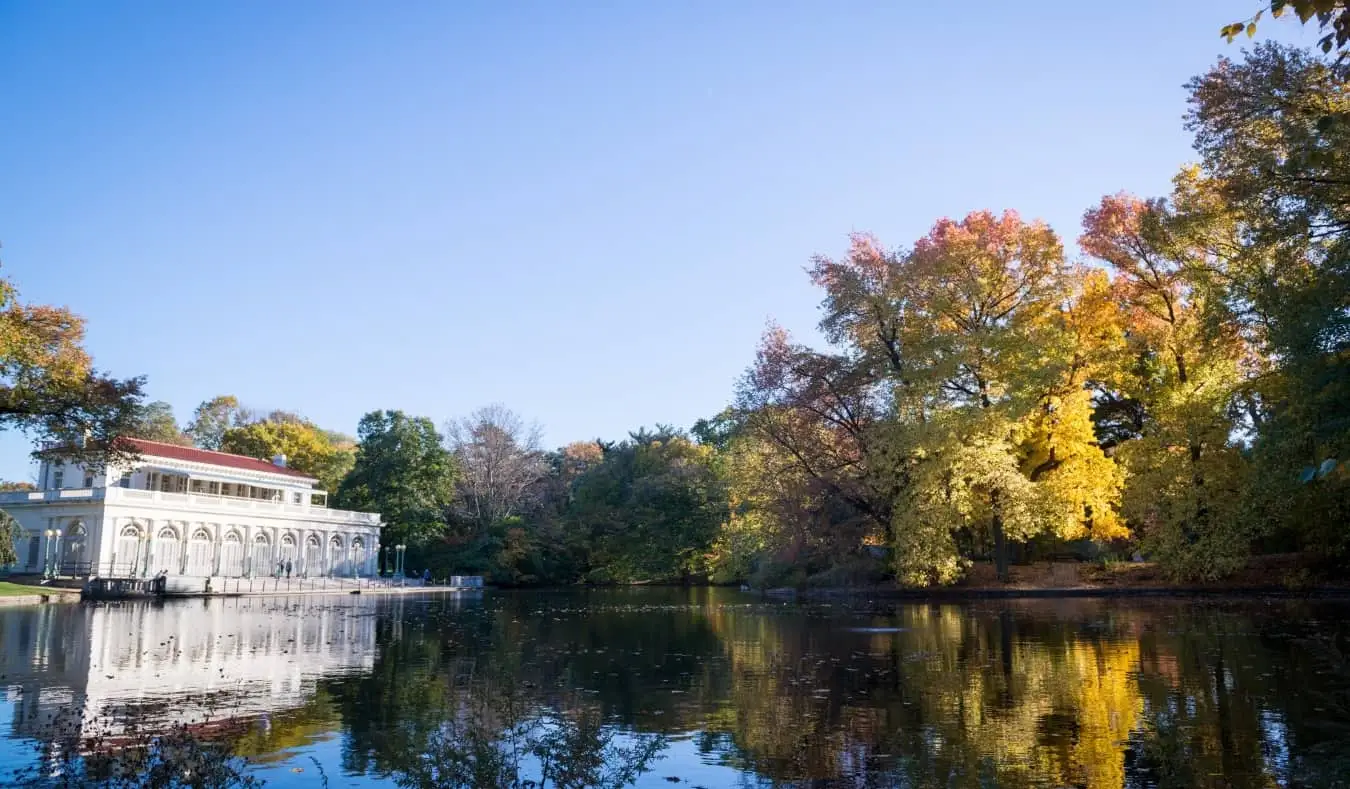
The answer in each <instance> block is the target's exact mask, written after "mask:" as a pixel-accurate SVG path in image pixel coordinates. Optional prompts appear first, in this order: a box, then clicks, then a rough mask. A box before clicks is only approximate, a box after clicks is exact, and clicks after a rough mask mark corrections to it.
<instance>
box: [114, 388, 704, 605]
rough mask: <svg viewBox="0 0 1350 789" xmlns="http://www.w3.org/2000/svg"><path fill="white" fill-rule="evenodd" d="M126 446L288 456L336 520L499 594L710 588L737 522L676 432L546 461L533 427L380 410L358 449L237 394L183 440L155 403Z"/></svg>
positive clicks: (509, 417) (201, 417) (490, 410)
mask: <svg viewBox="0 0 1350 789" xmlns="http://www.w3.org/2000/svg"><path fill="white" fill-rule="evenodd" d="M126 434H128V435H134V436H137V437H140V438H147V439H151V440H156V441H164V442H168V443H175V444H183V445H195V446H198V447H200V448H203V449H213V450H220V451H224V452H233V453H237V454H244V455H250V456H252V457H258V458H264V459H267V458H272V457H275V456H276V455H285V456H286V461H287V465H288V466H290V467H291V468H294V469H297V470H299V471H304V472H306V473H309V474H312V475H314V476H315V477H317V478H318V479H319V480H320V484H321V485H322V486H324V487H325V488H326V489H327V490H328V491H329V492H330V494H331V497H330V504H331V506H334V507H340V508H346V509H354V510H366V511H375V512H379V513H381V515H382V516H383V519H384V521H385V523H386V526H385V527H384V531H383V534H382V535H381V542H382V544H383V545H385V546H392V545H399V544H402V545H406V546H408V559H407V565H408V566H409V567H414V568H418V569H420V568H422V567H430V568H431V569H432V570H433V572H436V573H438V574H449V573H461V574H463V573H484V574H486V575H488V576H490V577H491V578H492V579H493V580H494V581H496V582H498V583H507V584H546V583H554V584H556V583H572V582H581V581H585V582H594V583H629V582H635V581H645V580H660V581H669V580H681V579H683V580H690V579H694V578H702V577H705V576H706V575H707V573H708V571H709V569H710V568H711V566H712V565H711V564H710V563H709V559H708V555H707V554H708V551H709V547H710V546H711V545H712V543H713V542H714V541H715V540H716V538H717V536H718V535H719V533H720V532H721V530H722V529H723V528H724V526H725V524H726V522H727V520H728V517H729V509H728V499H727V484H726V480H725V477H724V474H722V473H721V470H720V469H721V466H720V464H719V462H718V453H717V451H716V450H715V449H714V448H713V447H711V446H708V445H705V444H700V443H699V442H697V441H695V440H694V439H692V438H691V437H690V436H688V435H686V434H685V433H683V432H680V431H677V430H675V429H673V428H670V427H664V426H662V427H658V428H657V429H656V430H654V431H648V430H639V431H637V432H635V433H633V434H632V435H631V436H630V437H629V438H628V439H626V440H623V441H618V442H604V441H594V442H579V443H575V444H569V445H567V446H565V447H562V448H561V449H558V450H554V451H545V450H544V449H543V448H542V447H541V445H540V438H539V430H538V429H537V428H536V427H533V426H530V425H527V424H526V423H525V422H524V421H523V420H522V419H521V418H520V417H519V416H517V415H516V414H514V413H513V412H511V411H510V410H508V409H506V408H504V407H502V406H489V407H486V408H482V409H480V410H478V411H476V412H474V413H473V414H471V415H469V416H467V417H464V418H462V419H459V420H455V421H453V422H450V423H448V424H447V425H445V426H444V429H443V430H438V429H437V427H436V425H435V423H433V422H432V420H430V419H428V418H426V417H414V416H409V415H407V414H405V413H403V412H401V411H375V412H372V413H369V414H367V415H366V416H365V417H363V418H362V419H361V422H360V425H359V427H358V429H357V435H356V436H355V437H354V438H353V437H350V436H345V435H343V434H341V433H337V432H334V431H329V430H324V429H323V428H321V427H319V426H318V425H315V424H314V423H312V422H310V421H309V420H307V419H305V418H304V417H302V416H300V415H298V414H295V413H292V412H288V411H271V412H263V411H256V410H251V409H248V408H244V407H242V406H241V405H240V404H239V401H238V399H237V398H235V397H233V396H228V395H226V396H220V397H216V398H213V399H211V400H208V401H206V402H204V403H202V404H201V405H200V406H198V407H197V409H196V411H195V412H194V416H193V419H192V421H191V422H189V423H188V425H187V426H186V428H180V427H179V426H178V424H177V422H176V421H175V420H174V417H173V410H172V408H171V407H170V406H169V405H168V404H167V403H158V402H157V403H150V404H147V405H145V406H143V407H141V408H140V409H139V411H138V417H137V418H136V419H134V420H133V424H132V425H131V427H130V428H129V429H128V430H127V431H126Z"/></svg>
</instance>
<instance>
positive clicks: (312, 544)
mask: <svg viewBox="0 0 1350 789" xmlns="http://www.w3.org/2000/svg"><path fill="white" fill-rule="evenodd" d="M322 572H323V546H322V545H320V544H319V538H318V537H316V536H314V535H313V534H311V535H309V538H308V539H307V540H305V575H319V574H321V573H322Z"/></svg>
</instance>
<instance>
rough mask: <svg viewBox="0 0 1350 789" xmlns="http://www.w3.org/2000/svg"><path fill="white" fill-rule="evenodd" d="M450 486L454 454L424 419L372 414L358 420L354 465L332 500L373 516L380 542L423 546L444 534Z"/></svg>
mask: <svg viewBox="0 0 1350 789" xmlns="http://www.w3.org/2000/svg"><path fill="white" fill-rule="evenodd" d="M454 486H455V460H454V456H453V455H452V454H451V453H450V452H449V451H448V450H447V449H446V448H445V447H444V445H443V441H442V438H441V435H440V433H438V432H437V431H436V426H435V425H434V424H433V423H432V421H431V420H430V419H427V418H425V417H411V416H408V415H407V414H404V413H403V412H402V411H372V412H370V413H368V414H366V415H365V416H364V417H362V418H361V423H360V425H359V426H358V428H357V446H356V462H355V465H353V466H352V470H351V472H350V473H349V474H347V476H346V477H345V478H344V479H343V480H342V484H341V485H340V486H338V489H337V495H336V496H335V497H334V501H335V503H336V504H337V505H338V506H340V507H343V508H346V509H354V510H365V511H371V512H379V513H380V516H381V518H382V519H383V521H384V524H385V525H384V529H383V533H382V534H381V538H380V540H381V542H382V543H383V544H385V545H394V544H398V543H404V544H409V545H415V546H423V547H425V546H427V545H429V544H430V543H432V542H434V541H436V540H437V539H438V538H440V537H442V536H443V535H444V534H445V527H446V521H445V518H446V514H447V511H448V510H449V508H450V505H451V504H452V502H453V500H454Z"/></svg>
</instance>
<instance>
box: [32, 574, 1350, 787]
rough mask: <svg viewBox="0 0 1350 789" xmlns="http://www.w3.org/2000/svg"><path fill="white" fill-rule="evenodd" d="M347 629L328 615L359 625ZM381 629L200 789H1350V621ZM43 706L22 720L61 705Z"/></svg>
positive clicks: (958, 614)
mask: <svg viewBox="0 0 1350 789" xmlns="http://www.w3.org/2000/svg"><path fill="white" fill-rule="evenodd" d="M345 610H346V609H343V608H341V607H334V606H331V605H330V606H329V608H328V609H325V611H326V613H325V615H328V616H332V617H339V616H357V615H358V614H355V613H344V611H345ZM288 615H292V616H298V617H311V616H314V615H315V609H312V608H308V607H300V608H297V609H295V610H294V611H293V612H292V613H291V614H288ZM359 616H361V617H362V619H361V621H362V622H363V623H365V624H366V625H368V627H366V626H364V625H363V626H362V627H361V628H355V629H351V628H348V630H350V632H359V633H362V634H363V638H362V640H359V641H357V642H353V643H352V646H351V649H352V650H357V651H359V653H360V654H361V655H362V656H364V658H365V659H364V660H362V661H360V662H359V665H356V664H354V663H353V661H344V660H339V661H337V662H336V663H335V665H338V666H339V669H338V670H336V671H334V672H332V673H329V674H320V675H318V676H317V677H316V678H315V679H314V680H313V684H310V685H308V686H307V688H306V690H305V693H304V695H303V699H304V701H303V702H301V703H299V704H297V699H299V698H300V696H299V695H297V694H291V695H288V696H287V697H286V699H285V704H284V705H283V706H282V708H279V709H276V710H274V711H271V712H268V713H266V716H265V717H266V720H265V721H263V720H260V719H259V718H257V717H256V716H257V712H256V710H257V705H256V703H255V704H253V705H252V706H251V707H250V709H252V710H254V712H251V713H249V714H246V715H239V716H236V717H234V718H232V720H233V724H232V725H231V726H224V725H213V727H212V728H209V729H194V730H193V731H192V732H190V733H191V734H192V735H193V736H196V737H204V738H207V739H210V740H211V741H212V742H213V743H216V744H215V745H211V746H201V747H197V746H193V748H196V750H194V749H193V748H190V747H186V746H185V747H184V748H183V749H182V750H181V753H182V754H183V756H184V758H188V757H190V758H192V759H197V760H201V759H207V760H208V761H211V760H214V761H213V762H212V764H213V765H214V764H215V762H219V764H220V765H221V767H220V769H219V770H218V771H217V772H215V773H212V772H211V770H208V769H206V767H205V766H200V765H199V766H197V767H194V768H192V770H191V773H192V774H193V775H202V776H207V775H215V776H216V778H213V779H212V780H218V781H221V783H218V784H214V785H219V786H231V785H232V784H230V783H228V782H229V781H230V780H242V779H243V778H245V777H247V776H249V775H260V776H262V777H265V778H266V779H267V780H268V782H269V784H271V785H272V786H275V787H279V789H305V788H306V787H309V786H319V785H320V781H321V780H322V778H323V776H321V775H317V774H316V771H315V770H314V769H312V767H311V765H310V762H309V759H310V757H311V756H318V757H321V758H328V759H330V760H331V759H332V756H331V754H332V751H331V750H330V749H328V748H325V747H324V746H323V745H322V743H323V742H325V741H329V742H333V743H334V744H335V745H336V746H340V760H341V763H340V764H334V763H332V761H328V762H324V763H323V765H322V766H323V769H324V771H325V772H326V773H327V774H328V775H329V776H335V777H338V781H337V782H336V783H335V785H338V784H340V783H341V780H342V779H345V778H346V777H347V776H353V777H356V776H359V777H360V780H362V781H363V782H364V783H366V784H368V785H402V786H405V787H409V789H439V787H480V786H483V787H486V786H491V787H501V786H506V787H522V789H523V787H529V786H541V785H545V784H546V785H547V786H549V787H583V786H585V787H618V786H624V785H628V784H632V783H637V784H638V785H640V786H644V787H651V786H662V785H666V783H665V781H666V779H675V780H678V781H681V782H682V783H681V784H679V785H685V786H697V785H703V786H707V787H720V786H731V785H735V786H755V787H758V786H775V787H780V786H781V787H835V786H842V787H873V786H874V787H890V786H910V787H947V788H949V789H965V787H972V788H974V787H986V786H998V787H1033V786H1034V787H1045V786H1050V787H1055V786H1077V787H1088V788H1089V789H1120V788H1122V787H1127V788H1129V789H1134V788H1135V787H1139V788H1140V789H1142V788H1143V787H1206V788H1208V787H1214V788H1215V789H1218V788H1219V787H1224V788H1225V789H1229V788H1231V789H1268V788H1269V787H1274V786H1286V787H1338V786H1339V787H1347V786H1350V783H1347V776H1350V659H1348V658H1347V655H1350V607H1347V606H1346V604H1345V603H1343V602H1332V601H1320V602H1319V601H1294V600H1284V601H1262V600H1238V601H1206V602H1196V601H1178V600H1171V601H1167V600H1151V601H1144V600H1128V601H1125V600H1117V601H1111V600H1082V599H1080V600H1053V601H1046V600H1032V601H1003V602H986V603H969V604H952V603H941V604H937V603H884V602H871V603H869V602H865V601H864V602H861V603H849V604H843V603H836V604H832V605H817V604H804V605H796V604H780V603H773V602H765V601H761V600H759V599H757V598H753V597H750V596H745V595H740V594H738V593H735V592H731V591H729V590H721V589H712V590H682V589H648V590H641V591H633V592H631V593H630V592H618V591H611V592H590V593H566V594H548V593H537V592H536V593H528V594H523V593H522V594H496V593H494V594H491V595H488V596H486V597H485V598H484V600H483V602H482V604H481V605H477V606H470V607H454V606H450V605H448V604H445V603H442V602H439V601H437V600H427V601H421V602H414V601H409V602H407V603H406V605H405V604H404V603H401V602H398V601H391V602H388V603H381V604H379V606H378V607H372V608H370V609H369V610H364V612H363V613H359ZM59 624H60V623H54V625H59ZM51 632H65V631H64V630H62V629H61V628H60V627H53V628H51ZM340 632H347V631H346V630H343V631H340ZM278 643H279V644H280V647H281V648H288V644H289V642H287V641H280V642H278ZM324 646H325V642H324V641H322V640H320V641H319V642H316V643H315V645H314V646H313V648H314V649H320V648H323V647H324ZM19 652H22V650H19ZM53 654H54V653H53ZM39 679H40V678H39V677H37V675H33V676H31V677H29V678H28V679H26V680H25V681H24V682H25V683H26V684H24V685H23V690H22V696H23V697H24V698H29V697H32V698H37V697H38V696H40V695H41V693H42V692H43V690H44V688H45V687H46V686H44V685H43V684H42V682H40V681H39ZM133 690H134V688H133ZM109 698H111V697H109V696H107V695H106V693H105V696H104V700H105V706H106V703H107V701H108V699H109ZM133 698H138V697H136V696H135V695H134V694H129V696H128V698H127V699H124V700H122V701H120V702H119V704H120V707H119V713H120V714H123V715H125V716H126V717H127V718H128V719H131V720H137V719H139V720H150V719H151V718H155V716H156V715H159V713H158V712H157V711H156V710H157V709H158V708H155V709H151V708H150V707H149V706H148V705H150V704H158V705H160V707H164V706H166V705H167V706H172V705H173V704H174V701H173V700H169V701H166V700H165V699H164V698H163V697H162V696H154V697H153V698H152V697H149V696H147V697H146V699H145V702H144V706H141V707H137V706H135V705H133V704H132V699H133ZM251 701H254V702H256V699H252V700H251ZM31 706H32V707H33V708H34V709H42V710H45V709H48V707H43V706H42V705H41V704H33V705H31ZM26 708H27V707H25V709H26ZM249 715H254V716H255V717H253V718H250V717H249ZM138 716H139V717H138ZM76 717H78V716H76ZM227 718H231V716H230V714H229V712H228V710H222V711H221V713H220V714H219V715H218V716H214V717H213V720H216V721H218V722H223V721H225V720H226V719H227ZM15 725H16V732H19V731H22V732H24V734H23V736H25V737H27V736H31V735H33V734H34V733H35V732H36V729H37V727H34V726H29V725H28V724H27V723H26V722H24V721H20V720H17V719H16V723H15ZM119 725H120V729H117V730H118V731H125V730H126V729H127V720H122V721H121V723H120V724H119ZM142 728H146V727H142ZM86 730H87V729H86ZM37 739H39V740H40V741H41V742H42V748H43V750H42V751H41V752H40V759H41V765H42V768H43V770H45V772H41V771H39V772H35V773H32V774H31V775H30V776H29V777H30V778H31V777H34V776H44V780H48V781H49V782H50V780H55V779H56V778H57V777H59V776H60V775H64V774H68V775H72V776H74V775H80V774H81V773H78V772H77V771H78V770H85V772H84V773H83V775H84V776H85V777H87V778H88V779H90V780H103V779H104V778H107V779H113V778H117V779H119V780H121V779H123V778H125V777H126V775H127V773H128V772H129V771H128V770H127V769H125V768H122V767H118V766H117V764H118V763H119V761H118V760H119V759H120V760H122V763H125V764H148V763H149V762H151V761H153V760H154V759H159V760H160V761H163V762H165V763H174V762H175V760H177V759H178V753H179V752H178V751H174V752H172V753H171V752H168V751H163V749H161V755H160V756H154V755H153V754H152V753H150V752H147V754H146V755H137V754H136V753H131V752H128V754H120V753H119V754H116V755H115V757H110V756H107V755H104V754H105V752H106V751H107V748H103V749H102V750H100V748H97V747H89V745H88V743H86V744H84V745H80V744H79V743H72V742H68V741H67V740H68V739H69V738H66V739H63V738H62V736H60V735H59V734H48V735H42V736H38V737H37ZM166 742H171V740H169V741H166ZM105 745H107V743H105ZM199 745H200V744H199ZM663 746H669V747H666V748H665V749H663ZM119 747H120V746H119ZM69 753H83V754H85V756H83V757H80V758H79V759H75V758H73V757H72V758H70V759H67V758H66V757H64V756H62V754H69ZM658 757H660V758H661V759H662V760H661V761H660V762H659V766H660V773H659V774H654V773H652V772H651V771H652V769H653V768H654V767H655V766H656V765H657V764H658V763H657V762H656V761H655V760H656V759H657V758H658ZM243 758H247V759H248V760H249V762H248V763H247V764H245V763H244V762H242V761H240V760H241V759H243ZM81 759H82V760H83V761H80V760H81ZM63 760H64V761H63ZM67 762H69V765H67V766H62V767H61V768H60V769H53V767H52V765H54V764H57V765H66V763H67ZM292 765H303V766H304V768H305V770H304V772H303V773H291V772H290V770H291V769H292ZM255 768H257V769H260V770H261V772H257V773H255V772H252V770H253V769H255ZM212 769H215V768H214V767H213V768H212ZM229 770H234V772H233V773H230V772H228V771H229ZM63 771H64V772H63ZM172 772H173V771H172V770H171V769H170V770H168V771H167V772H166V770H164V769H161V770H160V773H159V774H160V775H161V776H163V775H166V774H172ZM340 774H341V775H340ZM532 782H533V783H532ZM55 785H65V786H82V785H90V784H86V783H83V782H81V781H79V780H70V781H68V782H67V783H65V784H60V783H57V784H55ZM93 785H97V784H93ZM111 785H118V786H142V785H147V786H148V785H150V784H135V783H122V784H111ZM160 785H165V786H171V785H174V784H172V783H164V784H160ZM178 785H184V786H187V785H194V786H196V785H202V786H205V785H209V784H200V783H199V784H186V783H180V784H178ZM233 785H240V786H242V785H245V784H233ZM671 785H676V784H674V783H672V784H671Z"/></svg>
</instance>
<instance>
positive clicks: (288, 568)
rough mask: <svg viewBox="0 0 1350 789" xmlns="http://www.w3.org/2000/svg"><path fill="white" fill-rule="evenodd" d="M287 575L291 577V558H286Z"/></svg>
mask: <svg viewBox="0 0 1350 789" xmlns="http://www.w3.org/2000/svg"><path fill="white" fill-rule="evenodd" d="M286 577H287V578H290V577H291V560H290V559H287V560H286Z"/></svg>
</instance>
